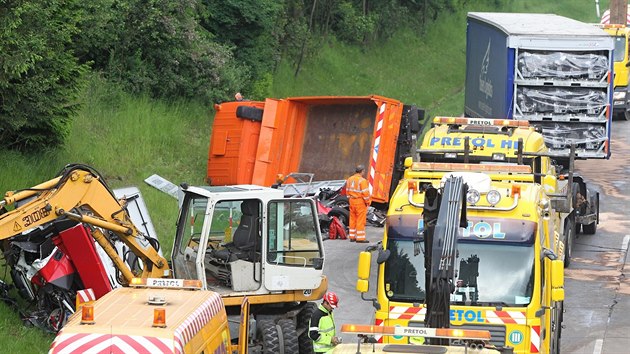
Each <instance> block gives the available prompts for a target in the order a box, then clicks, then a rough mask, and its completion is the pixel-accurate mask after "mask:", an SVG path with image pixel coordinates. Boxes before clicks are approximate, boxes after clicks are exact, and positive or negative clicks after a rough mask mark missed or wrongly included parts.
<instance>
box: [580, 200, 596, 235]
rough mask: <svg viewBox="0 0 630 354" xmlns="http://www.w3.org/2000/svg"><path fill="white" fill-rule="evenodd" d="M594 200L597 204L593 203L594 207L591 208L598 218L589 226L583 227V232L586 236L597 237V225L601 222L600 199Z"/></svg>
mask: <svg viewBox="0 0 630 354" xmlns="http://www.w3.org/2000/svg"><path fill="white" fill-rule="evenodd" d="M594 200H595V202H594V203H593V204H594V205H593V207H592V208H591V212H593V213H595V215H597V217H596V218H595V221H593V222H592V223H590V224H588V225H582V231H583V232H584V234H585V235H595V233H596V232H597V223H598V222H599V198H598V197H596V198H595V199H594Z"/></svg>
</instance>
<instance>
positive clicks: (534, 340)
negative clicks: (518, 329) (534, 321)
mask: <svg viewBox="0 0 630 354" xmlns="http://www.w3.org/2000/svg"><path fill="white" fill-rule="evenodd" d="M530 343H531V344H530V345H529V351H530V352H531V353H540V326H532V327H531V331H530Z"/></svg>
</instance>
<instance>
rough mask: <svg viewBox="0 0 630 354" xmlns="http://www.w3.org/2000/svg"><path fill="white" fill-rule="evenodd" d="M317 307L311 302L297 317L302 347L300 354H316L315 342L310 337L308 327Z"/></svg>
mask: <svg viewBox="0 0 630 354" xmlns="http://www.w3.org/2000/svg"><path fill="white" fill-rule="evenodd" d="M315 310H316V306H315V304H314V303H312V302H309V303H307V304H306V306H304V308H303V309H302V311H300V313H298V316H297V333H298V345H299V347H300V354H314V352H313V341H312V340H311V338H309V336H308V325H309V322H310V321H311V317H313V312H315Z"/></svg>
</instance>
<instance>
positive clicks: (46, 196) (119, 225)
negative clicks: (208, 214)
mask: <svg viewBox="0 0 630 354" xmlns="http://www.w3.org/2000/svg"><path fill="white" fill-rule="evenodd" d="M7 207H13V209H12V210H9V209H7ZM125 208H126V201H125V200H118V199H117V198H116V197H115V196H114V194H113V192H112V191H111V190H110V189H109V187H108V186H107V184H106V183H105V181H104V179H103V178H102V177H101V176H100V175H99V173H98V172H96V171H95V170H94V169H92V168H90V167H88V166H85V165H77V164H75V165H68V166H66V167H65V168H64V169H63V170H62V171H61V172H60V174H59V176H58V177H56V178H53V179H51V180H49V181H46V182H44V183H41V184H38V185H36V186H34V187H31V188H28V189H24V190H20V191H13V192H7V193H6V194H5V196H4V198H3V199H2V200H0V241H4V240H7V239H10V238H11V237H13V236H15V235H18V234H22V233H25V232H28V231H29V230H32V229H34V228H37V227H40V226H43V225H45V224H47V223H50V222H52V221H54V220H56V219H59V218H63V217H65V218H68V219H71V220H74V221H77V222H81V223H84V224H87V225H90V226H92V230H91V231H92V232H91V234H92V237H93V238H94V239H95V240H96V242H98V244H99V245H100V246H101V247H102V248H103V250H105V252H106V253H107V255H108V256H109V257H110V258H111V259H112V261H113V262H114V264H115V265H116V268H117V269H118V270H119V271H120V272H121V274H122V276H123V279H122V280H123V282H124V283H125V284H123V285H127V284H128V283H129V282H130V281H131V279H132V278H133V277H134V274H133V273H132V271H131V270H130V269H129V267H128V266H127V265H126V264H125V263H124V261H123V260H122V258H121V257H120V256H119V255H118V254H117V253H116V250H115V249H114V247H112V244H111V243H110V239H109V236H108V235H107V233H104V232H102V230H101V229H105V230H109V231H111V232H113V233H114V234H115V235H117V237H118V238H120V240H121V241H122V242H124V243H125V244H126V245H127V246H128V247H129V248H130V250H131V251H132V252H133V253H134V254H135V255H136V256H137V257H138V258H140V259H141V260H142V262H143V264H144V267H143V271H142V275H141V276H142V277H143V278H147V277H155V278H161V277H167V276H170V268H169V265H168V263H167V261H166V259H164V258H163V257H162V256H160V254H159V253H158V252H157V251H156V249H155V248H154V246H153V245H152V244H151V242H150V240H149V239H148V238H147V237H146V235H144V234H143V233H142V232H141V231H140V230H138V229H137V228H136V226H135V225H134V224H133V222H132V221H131V219H130V217H129V214H128V213H127V211H126V209H125Z"/></svg>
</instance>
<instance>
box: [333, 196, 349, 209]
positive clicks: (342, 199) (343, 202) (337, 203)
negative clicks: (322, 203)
mask: <svg viewBox="0 0 630 354" xmlns="http://www.w3.org/2000/svg"><path fill="white" fill-rule="evenodd" d="M331 206H332V207H337V208H342V209H346V210H348V209H349V208H350V202H349V201H348V197H346V196H345V195H340V196H338V197H337V198H335V200H334V201H333V202H332V204H331Z"/></svg>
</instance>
